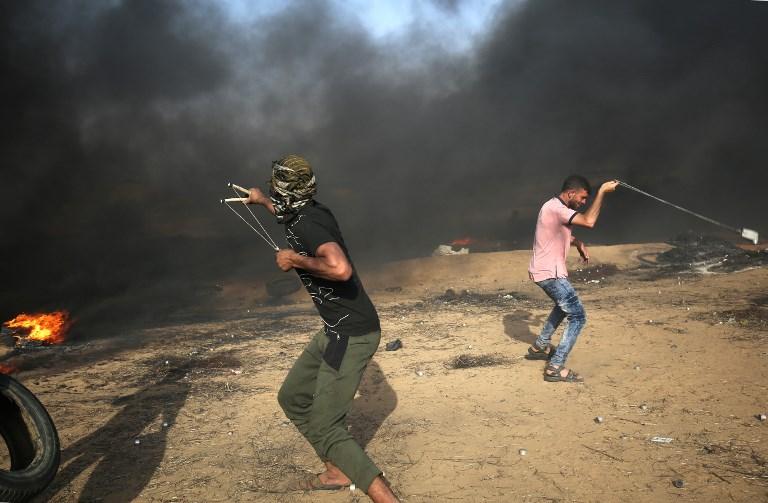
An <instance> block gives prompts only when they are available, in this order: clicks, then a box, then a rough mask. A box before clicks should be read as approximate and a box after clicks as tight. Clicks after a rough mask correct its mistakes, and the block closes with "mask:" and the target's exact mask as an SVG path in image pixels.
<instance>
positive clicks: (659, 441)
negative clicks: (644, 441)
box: [651, 437, 673, 444]
mask: <svg viewBox="0 0 768 503" xmlns="http://www.w3.org/2000/svg"><path fill="white" fill-rule="evenodd" d="M672 440H673V439H672V438H669V437H651V442H653V443H654V444H671V443H672Z"/></svg>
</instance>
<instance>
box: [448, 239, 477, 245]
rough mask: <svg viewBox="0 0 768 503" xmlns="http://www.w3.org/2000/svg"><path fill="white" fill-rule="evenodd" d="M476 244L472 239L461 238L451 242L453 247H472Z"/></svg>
mask: <svg viewBox="0 0 768 503" xmlns="http://www.w3.org/2000/svg"><path fill="white" fill-rule="evenodd" d="M474 242H475V240H474V239H472V238H470V237H466V238H459V239H454V240H453V241H451V246H467V245H471V244H472V243H474Z"/></svg>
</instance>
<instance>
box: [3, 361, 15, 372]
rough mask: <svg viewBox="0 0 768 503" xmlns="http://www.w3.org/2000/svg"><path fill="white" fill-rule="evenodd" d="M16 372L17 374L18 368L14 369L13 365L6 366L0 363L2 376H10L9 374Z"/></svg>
mask: <svg viewBox="0 0 768 503" xmlns="http://www.w3.org/2000/svg"><path fill="white" fill-rule="evenodd" d="M14 372H16V367H14V366H13V365H4V364H2V363H0V374H6V375H8V374H13V373H14Z"/></svg>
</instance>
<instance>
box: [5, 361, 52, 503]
mask: <svg viewBox="0 0 768 503" xmlns="http://www.w3.org/2000/svg"><path fill="white" fill-rule="evenodd" d="M0 436H2V439H3V441H4V442H5V446H6V448H7V450H8V454H9V455H10V461H11V464H10V469H7V468H8V467H7V466H4V467H0V501H9V502H23V501H26V500H28V499H29V498H31V497H32V496H34V495H36V494H38V493H39V492H41V491H42V490H43V489H45V488H46V487H48V484H50V483H51V481H52V480H53V478H54V476H55V475H56V471H57V470H58V469H59V460H60V455H61V453H60V446H59V435H58V433H57V432H56V427H55V426H54V424H53V421H52V420H51V417H50V416H49V415H48V412H47V411H46V410H45V407H43V404H41V403H40V401H39V400H38V399H37V398H35V395H33V394H32V392H31V391H29V390H28V389H27V388H25V387H24V386H22V385H21V384H20V383H19V382H18V381H16V380H15V379H13V378H12V377H10V376H7V375H4V374H0Z"/></svg>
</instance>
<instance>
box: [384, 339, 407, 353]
mask: <svg viewBox="0 0 768 503" xmlns="http://www.w3.org/2000/svg"><path fill="white" fill-rule="evenodd" d="M402 347H403V343H402V341H401V340H400V339H395V340H394V341H392V342H388V343H387V345H386V346H385V347H384V348H385V349H386V350H387V351H397V350H398V349H400V348H402Z"/></svg>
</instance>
